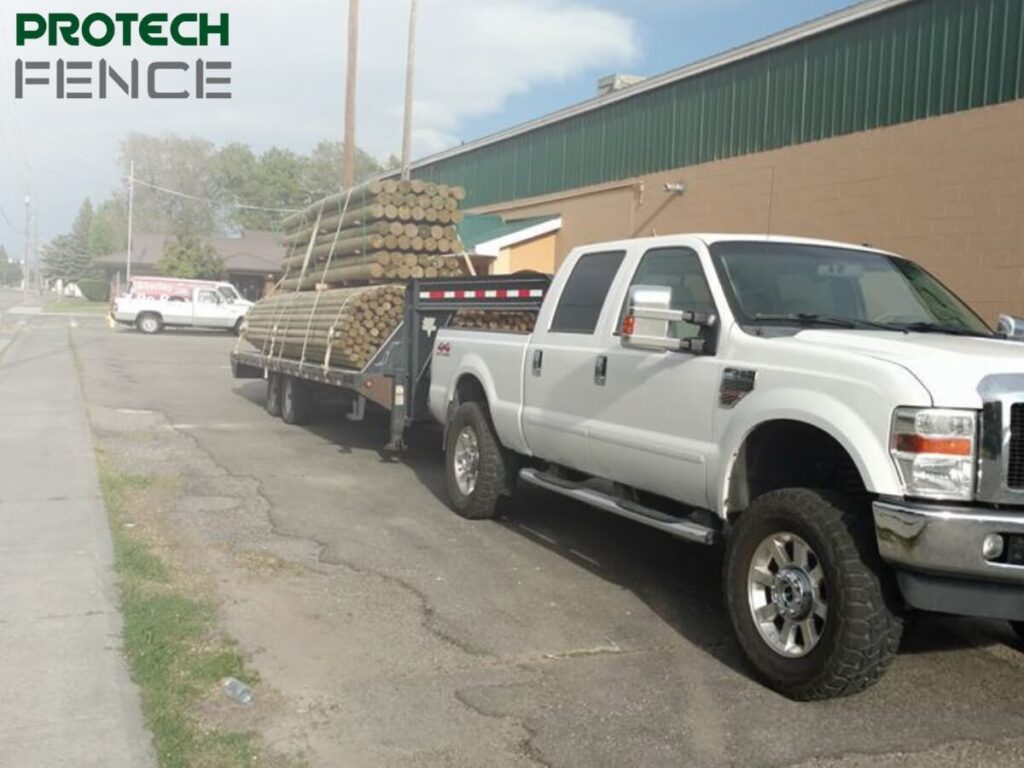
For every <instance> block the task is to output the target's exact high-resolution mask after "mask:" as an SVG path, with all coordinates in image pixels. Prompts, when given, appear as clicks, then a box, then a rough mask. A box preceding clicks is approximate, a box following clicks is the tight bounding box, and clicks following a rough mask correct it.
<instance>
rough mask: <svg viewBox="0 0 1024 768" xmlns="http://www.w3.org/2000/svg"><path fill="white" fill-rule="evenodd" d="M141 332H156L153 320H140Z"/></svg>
mask: <svg viewBox="0 0 1024 768" xmlns="http://www.w3.org/2000/svg"><path fill="white" fill-rule="evenodd" d="M142 330H144V331H148V332H151V331H155V330H156V320H154V319H153V318H151V317H144V318H142Z"/></svg>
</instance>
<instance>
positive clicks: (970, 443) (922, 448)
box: [889, 408, 977, 501]
mask: <svg viewBox="0 0 1024 768" xmlns="http://www.w3.org/2000/svg"><path fill="white" fill-rule="evenodd" d="M975 435H977V413H975V412H974V411H963V410H945V409H939V408H897V409H896V411H895V413H894V414H893V420H892V437H891V440H890V444H889V450H890V453H891V454H892V459H893V461H894V462H895V463H896V471H897V472H899V475H900V480H901V481H902V483H903V492H904V494H906V495H907V496H915V497H919V498H926V499H947V500H956V501H970V500H971V498H973V496H974V467H975V456H974V450H975Z"/></svg>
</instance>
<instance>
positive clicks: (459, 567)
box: [73, 322, 1024, 768]
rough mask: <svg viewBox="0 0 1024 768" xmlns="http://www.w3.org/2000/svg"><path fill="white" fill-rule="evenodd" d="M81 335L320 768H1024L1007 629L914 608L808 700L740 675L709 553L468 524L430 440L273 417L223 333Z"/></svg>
mask: <svg viewBox="0 0 1024 768" xmlns="http://www.w3.org/2000/svg"><path fill="white" fill-rule="evenodd" d="M73 338H74V344H75V347H76V350H77V353H78V358H79V360H80V362H81V371H82V373H81V375H82V376H83V378H84V385H85V392H86V398H87V401H88V402H89V403H90V406H91V416H92V419H93V423H94V427H95V429H96V430H97V433H98V434H99V435H100V436H101V439H103V440H104V441H107V442H108V444H110V445H112V446H115V450H114V453H115V458H116V459H117V460H119V461H121V462H122V463H124V464H127V465H128V466H130V467H134V468H135V469H136V470H137V471H146V472H155V471H156V472H164V473H175V474H177V475H178V476H179V477H181V478H182V479H183V482H184V484H185V486H184V494H183V496H182V499H181V500H180V502H179V503H178V506H177V508H176V510H175V512H174V514H173V515H172V516H171V518H170V519H169V524H170V525H173V526H176V529H177V531H178V532H179V534H180V536H181V540H182V541H184V542H186V545H187V546H189V547H191V548H193V550H194V555H195V557H196V562H197V563H202V564H203V567H208V568H210V569H212V572H213V573H215V574H216V576H217V582H218V589H219V590H220V593H221V598H222V614H223V617H224V623H225V626H226V627H227V629H228V631H229V632H230V633H231V634H232V635H233V636H235V637H236V638H237V639H238V640H239V642H240V643H241V644H242V646H243V647H244V648H245V649H246V650H247V651H248V652H249V653H250V654H251V656H252V661H253V663H254V665H255V667H256V668H257V669H258V670H259V672H260V675H261V679H262V681H263V682H262V685H263V687H264V689H265V690H267V691H271V690H272V691H273V696H274V697H275V699H276V700H279V701H281V702H283V703H282V705H281V706H280V707H278V708H277V709H276V710H275V711H274V712H273V713H272V714H270V715H268V718H267V721H266V723H265V727H264V729H263V730H264V734H265V737H266V739H267V740H268V742H272V743H273V744H275V745H276V748H278V749H280V750H282V751H285V752H287V753H289V754H301V755H303V756H304V757H305V758H306V759H308V760H309V762H310V764H312V765H314V766H335V765H346V766H361V765H366V766H392V765H408V766H435V765H436V766H449V765H465V766H480V765H487V766H504V765H515V766H520V765H522V766H529V765H550V766H586V767H587V768H590V767H592V766H627V765H628V766H666V765H671V766H676V765H678V766H726V765H737V766H760V765H766V766H768V765H771V766H775V765H815V766H819V765H822V766H824V765H844V766H846V765H872V766H875V765H896V764H899V765H921V766H925V765H927V766H935V765H985V766H990V765H1024V737H1022V734H1024V708H1022V706H1021V705H1022V704H1024V652H1022V649H1021V647H1020V646H1019V645H1018V643H1017V641H1016V640H1015V639H1014V638H1013V636H1012V635H1011V633H1010V632H1009V630H1008V629H1007V628H1006V627H1005V626H1004V625H1002V624H1000V623H996V622H979V621H970V620H964V619H955V618H946V617H939V616H918V617H917V618H916V619H915V621H914V622H913V623H912V625H911V626H910V628H909V630H908V632H907V637H906V640H905V643H904V649H903V652H902V654H901V656H900V657H899V658H898V659H897V660H896V662H895V663H894V664H893V666H892V668H891V669H890V672H889V674H888V676H887V677H886V678H885V679H884V680H883V681H882V682H881V683H880V684H878V685H877V686H875V687H874V688H872V689H871V690H869V691H867V692H865V693H863V694H861V695H859V696H856V697H852V698H848V699H844V700H839V701H832V702H826V703H818V704H796V703H792V702H789V701H787V700H786V699H784V698H781V697H779V696H777V695H776V694H774V693H772V692H770V691H768V690H766V689H765V688H763V687H762V686H760V685H758V684H757V683H755V682H753V681H752V680H751V679H750V678H749V676H748V674H747V671H746V669H745V668H744V665H743V662H742V659H741V657H740V655H739V652H738V650H737V648H736V645H735V644H734V642H733V639H732V637H731V634H730V631H729V628H728V624H727V621H726V618H725V614H724V612H723V610H722V608H721V598H720V579H719V574H720V572H721V561H720V554H719V553H718V552H717V551H712V550H706V549H702V548H700V547H697V546H694V545H687V544H683V543H679V542H676V541H674V540H672V539H670V538H668V537H666V536H663V535H661V534H658V533H656V532H654V531H649V530H647V529H644V528H641V527H639V526H636V525H633V524H630V523H628V522H625V521H621V520H618V519H615V518H612V517H609V516H604V515H602V514H601V513H598V512H593V511H591V510H589V509H585V508H582V507H580V506H577V505H575V504H571V503H567V502H565V501H562V500H560V499H559V498H557V497H554V496H550V495H547V494H544V493H542V492H531V491H528V492H524V493H522V494H520V495H519V496H518V497H517V498H516V500H515V503H514V504H513V505H512V508H511V509H510V511H509V513H508V515H507V517H505V518H504V519H502V520H499V521H495V522H478V523H473V522H468V521H464V520H462V519H460V518H458V517H456V516H455V515H454V514H453V513H452V512H450V511H449V510H448V509H447V508H446V507H445V504H444V501H443V479H442V467H441V453H440V450H439V441H440V435H439V433H438V432H437V431H436V430H429V429H424V430H419V431H417V432H415V433H414V434H412V435H411V446H410V449H409V451H408V453H407V455H406V456H405V458H404V460H403V461H401V462H387V461H384V460H383V459H382V457H381V456H380V455H379V454H378V452H377V450H376V449H377V447H379V446H380V445H381V444H382V443H383V441H384V438H385V427H384V423H383V422H382V421H381V420H380V419H369V420H368V421H366V422H364V423H361V424H352V423H348V422H346V421H345V420H344V418H343V410H342V409H341V408H337V409H333V410H330V412H328V413H326V414H325V415H324V417H323V418H322V419H321V420H320V421H319V422H318V423H316V424H315V425H312V426H309V427H304V428H299V427H289V426H287V425H285V424H283V423H282V422H281V421H280V420H277V419H271V418H270V417H269V416H267V415H266V413H265V412H264V411H263V408H262V398H263V389H264V385H263V382H261V381H235V380H232V379H231V377H230V371H229V369H228V366H227V362H228V353H229V351H230V350H231V348H232V346H233V345H234V344H235V340H234V339H233V338H231V337H228V336H222V335H217V334H212V333H200V332H178V333H165V334H163V335H160V336H156V337H144V336H141V335H139V334H137V333H135V332H133V331H131V330H122V329H119V330H117V331H111V330H108V329H107V328H105V327H104V326H103V325H102V324H101V323H99V322H83V323H81V326H80V327H78V328H76V329H74V330H73ZM257 555H259V557H257ZM261 558H262V559H261ZM254 563H257V564H258V563H264V564H265V565H266V567H259V566H258V565H256V566H254ZM257 695H261V691H260V689H257Z"/></svg>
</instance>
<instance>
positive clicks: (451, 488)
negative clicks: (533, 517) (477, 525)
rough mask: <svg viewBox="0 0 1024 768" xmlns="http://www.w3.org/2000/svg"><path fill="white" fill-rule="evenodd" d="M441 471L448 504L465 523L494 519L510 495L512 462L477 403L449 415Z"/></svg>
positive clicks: (465, 405)
mask: <svg viewBox="0 0 1024 768" xmlns="http://www.w3.org/2000/svg"><path fill="white" fill-rule="evenodd" d="M444 467H445V480H446V483H447V486H448V501H449V504H450V505H451V508H452V509H453V510H454V511H455V512H456V513H457V514H459V515H461V516H462V517H465V518H467V519H469V520H487V519H490V518H493V517H496V516H497V515H498V513H499V512H500V511H501V504H502V502H503V500H504V499H505V498H507V497H508V496H509V494H510V491H511V480H512V477H511V476H512V461H511V458H510V454H509V452H508V451H506V450H505V448H503V447H502V445H501V443H499V442H498V437H497V435H495V434H494V427H493V426H492V424H491V420H490V417H489V416H488V415H487V412H486V411H485V410H484V406H483V405H481V404H480V403H477V402H469V403H463V404H462V405H460V406H459V407H458V408H456V409H455V413H453V414H452V417H451V421H449V422H448V430H447V434H446V436H445V451H444Z"/></svg>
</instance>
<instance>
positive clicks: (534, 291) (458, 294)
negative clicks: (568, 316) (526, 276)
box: [420, 288, 544, 301]
mask: <svg viewBox="0 0 1024 768" xmlns="http://www.w3.org/2000/svg"><path fill="white" fill-rule="evenodd" d="M543 296H544V290H543V289H541V288H497V289H492V290H482V289H477V290H468V291H420V299H423V300H426V301H441V300H444V299H540V298H543Z"/></svg>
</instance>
